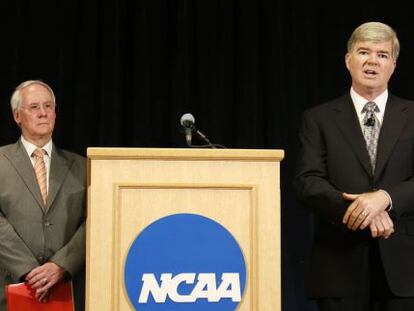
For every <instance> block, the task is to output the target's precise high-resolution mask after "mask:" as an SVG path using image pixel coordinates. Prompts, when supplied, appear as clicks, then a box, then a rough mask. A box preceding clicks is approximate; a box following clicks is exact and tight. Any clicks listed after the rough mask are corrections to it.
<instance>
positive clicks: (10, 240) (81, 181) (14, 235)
mask: <svg viewBox="0 0 414 311" xmlns="http://www.w3.org/2000/svg"><path fill="white" fill-rule="evenodd" d="M85 190H86V161H85V158H83V157H81V156H79V155H76V154H74V153H71V152H68V151H65V150H62V149H58V148H56V147H55V146H53V150H52V156H51V164H50V176H49V191H48V198H47V204H46V208H44V207H43V206H42V199H41V194H40V189H39V186H38V183H37V180H36V175H35V173H34V169H33V165H32V163H31V161H30V158H29V156H28V154H27V152H26V150H25V148H24V147H23V145H22V144H21V142H20V141H18V142H17V143H16V144H13V145H7V146H3V147H1V148H0V237H1V238H0V310H1V311H3V310H4V311H5V310H6V304H5V299H4V290H3V289H4V287H5V285H7V284H10V283H16V282H18V281H19V280H22V278H23V276H24V275H25V274H26V273H28V272H29V271H30V270H32V269H33V268H35V267H37V266H39V265H41V264H43V263H45V262H47V261H52V262H54V263H56V264H58V265H59V266H61V267H63V268H64V269H65V270H66V271H67V272H68V273H69V276H70V277H71V278H72V279H73V281H74V287H75V297H76V299H77V300H78V301H77V305H78V307H77V309H76V310H77V311H79V310H83V306H81V305H82V302H83V299H84V297H83V291H84V284H83V282H84V281H83V280H84V273H83V272H84V262H85V216H86V212H85V203H86V200H85V196H86V191H85ZM80 295H81V296H80Z"/></svg>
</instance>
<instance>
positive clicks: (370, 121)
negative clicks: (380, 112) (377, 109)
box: [364, 113, 375, 126]
mask: <svg viewBox="0 0 414 311" xmlns="http://www.w3.org/2000/svg"><path fill="white" fill-rule="evenodd" d="M364 125H365V126H374V125H375V118H374V115H373V114H372V113H371V115H370V116H369V117H368V119H367V120H366V121H365V123H364Z"/></svg>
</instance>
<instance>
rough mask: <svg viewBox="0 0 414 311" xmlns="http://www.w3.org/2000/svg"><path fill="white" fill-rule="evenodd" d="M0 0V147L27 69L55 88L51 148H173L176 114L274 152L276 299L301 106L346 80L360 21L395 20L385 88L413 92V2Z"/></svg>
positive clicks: (289, 238) (301, 305)
mask: <svg viewBox="0 0 414 311" xmlns="http://www.w3.org/2000/svg"><path fill="white" fill-rule="evenodd" d="M381 3H382V2H378V1H354V2H352V1H351V2H350V1H331V2H330V3H327V4H326V3H322V2H318V1H303V0H300V1H299V0H256V1H253V0H250V1H249V0H194V1H191V0H163V1H161V0H147V1H145V0H118V1H116V0H86V1H85V0H71V1H55V0H54V1H23V0H13V1H11V0H4V1H1V4H0V25H1V27H0V34H1V36H0V39H1V50H0V55H1V57H0V102H1V105H0V144H8V143H12V142H14V141H15V140H16V139H17V138H18V135H19V132H18V129H17V127H16V126H15V125H14V122H13V121H12V116H11V113H10V108H9V97H10V94H11V92H12V90H13V89H14V87H15V86H16V85H17V84H19V83H20V82H22V81H23V80H26V79H42V80H44V81H46V82H47V83H49V84H50V85H51V86H52V87H53V88H54V90H55V92H56V96H57V104H58V108H57V110H58V120H57V126H56V130H55V134H54V141H55V143H56V144H57V145H59V146H61V147H63V148H66V149H69V150H73V151H76V152H78V153H80V154H83V155H85V154H86V148H87V147H88V146H125V147H184V139H183V135H182V133H181V132H180V125H179V119H180V116H181V115H182V114H183V113H185V112H191V113H193V114H194V116H195V117H196V123H197V126H198V128H200V129H201V130H202V131H203V132H204V133H206V134H208V136H209V138H210V140H211V141H212V142H215V143H219V144H223V145H226V146H227V147H229V148H265V149H284V150H285V152H286V158H285V159H284V160H283V162H282V211H281V212H282V259H283V266H282V271H283V274H282V282H283V290H282V293H283V297H282V299H283V310H284V311H295V310H297V311H306V310H314V306H313V305H312V303H309V302H307V300H306V299H305V298H304V271H305V269H306V268H305V267H306V256H307V252H308V248H309V244H310V235H311V231H312V225H311V217H310V216H309V215H308V214H307V212H306V211H304V210H303V209H302V208H300V207H299V206H298V205H297V203H296V201H295V199H294V196H293V193H292V189H291V180H292V176H293V173H294V162H295V155H296V152H297V131H298V127H299V124H300V118H301V112H302V111H303V110H304V109H305V108H307V107H310V106H313V105H316V104H318V103H321V102H322V101H325V100H328V99H332V98H334V97H336V96H339V95H341V94H342V93H343V92H346V91H348V89H349V82H350V79H349V77H348V74H347V71H346V69H345V66H344V55H345V53H346V41H347V39H348V37H349V35H350V33H351V31H352V30H353V29H354V28H355V27H356V26H357V25H359V24H360V23H362V22H366V21H374V20H375V21H383V22H386V23H389V24H390V25H392V26H393V27H394V28H395V29H396V30H397V32H398V33H399V37H400V40H401V43H402V52H401V56H400V59H399V63H398V67H397V71H396V73H395V74H394V77H393V79H392V83H391V85H390V89H391V91H392V92H393V93H395V94H396V95H400V96H403V97H408V98H411V99H414V88H413V79H412V78H411V75H410V74H411V73H412V71H413V69H414V63H413V55H414V40H413V37H414V23H413V17H414V15H413V14H414V13H413V12H414V2H411V1H392V2H389V1H388V2H384V4H381Z"/></svg>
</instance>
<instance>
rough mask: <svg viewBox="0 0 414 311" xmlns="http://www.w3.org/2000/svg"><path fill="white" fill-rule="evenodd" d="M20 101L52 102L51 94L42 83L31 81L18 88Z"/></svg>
mask: <svg viewBox="0 0 414 311" xmlns="http://www.w3.org/2000/svg"><path fill="white" fill-rule="evenodd" d="M20 94H21V99H22V103H44V102H53V95H52V94H51V93H50V91H49V90H48V89H47V88H46V87H45V86H43V85H41V84H37V83H33V84H30V85H28V86H26V87H24V88H23V89H21V90H20Z"/></svg>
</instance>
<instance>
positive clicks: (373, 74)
mask: <svg viewBox="0 0 414 311" xmlns="http://www.w3.org/2000/svg"><path fill="white" fill-rule="evenodd" d="M364 73H365V74H366V75H367V76H372V77H375V76H376V75H378V72H376V71H375V70H371V69H366V70H364Z"/></svg>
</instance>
